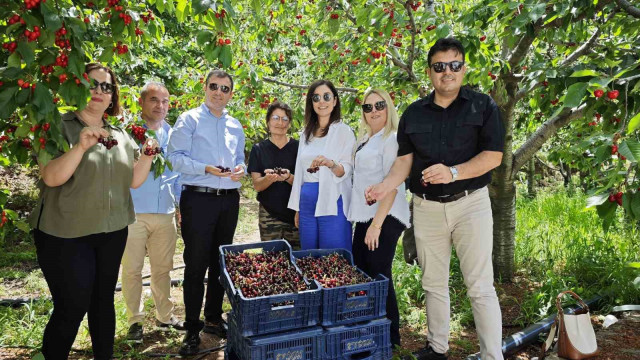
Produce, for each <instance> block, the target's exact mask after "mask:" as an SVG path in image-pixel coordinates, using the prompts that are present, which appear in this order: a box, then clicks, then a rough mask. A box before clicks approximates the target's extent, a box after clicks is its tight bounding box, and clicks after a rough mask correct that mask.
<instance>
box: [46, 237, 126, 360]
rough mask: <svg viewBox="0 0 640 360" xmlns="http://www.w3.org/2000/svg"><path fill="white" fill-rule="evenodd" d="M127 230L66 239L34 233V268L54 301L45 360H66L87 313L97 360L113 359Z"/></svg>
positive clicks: (47, 327)
mask: <svg viewBox="0 0 640 360" xmlns="http://www.w3.org/2000/svg"><path fill="white" fill-rule="evenodd" d="M127 234H128V228H126V227H125V228H124V229H122V230H118V231H114V232H110V233H101V234H93V235H87V236H82V237H78V238H72V239H64V238H59V237H56V236H52V235H49V234H46V233H44V232H42V231H40V230H35V232H34V238H35V243H36V253H37V255H38V264H40V268H41V269H42V273H43V274H44V277H45V279H46V281H47V284H48V285H49V290H50V291H51V297H52V298H53V313H52V314H51V318H50V319H49V322H48V323H47V326H46V328H45V330H44V339H43V341H42V353H43V355H44V357H45V359H47V360H59V359H67V358H68V356H69V351H71V345H73V341H74V340H75V338H76V335H77V334H78V328H79V327H80V323H81V322H82V319H83V318H84V315H85V314H86V313H88V318H89V334H90V335H91V343H92V345H93V357H94V358H95V359H96V360H103V359H111V357H112V356H113V341H114V337H115V333H116V313H115V309H114V302H113V294H114V291H115V288H116V283H117V281H118V270H119V268H120V260H121V259H122V254H123V253H124V248H125V245H126V243H127Z"/></svg>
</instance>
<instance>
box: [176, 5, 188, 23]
mask: <svg viewBox="0 0 640 360" xmlns="http://www.w3.org/2000/svg"><path fill="white" fill-rule="evenodd" d="M186 9H187V0H178V3H177V4H176V19H178V21H179V22H184V19H185V18H186Z"/></svg>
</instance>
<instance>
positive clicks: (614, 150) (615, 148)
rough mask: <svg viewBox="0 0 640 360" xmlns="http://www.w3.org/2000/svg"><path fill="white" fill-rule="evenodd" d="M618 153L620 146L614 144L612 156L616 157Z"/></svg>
mask: <svg viewBox="0 0 640 360" xmlns="http://www.w3.org/2000/svg"><path fill="white" fill-rule="evenodd" d="M617 152H618V145H616V144H613V145H612V146H611V155H615V154H616V153H617Z"/></svg>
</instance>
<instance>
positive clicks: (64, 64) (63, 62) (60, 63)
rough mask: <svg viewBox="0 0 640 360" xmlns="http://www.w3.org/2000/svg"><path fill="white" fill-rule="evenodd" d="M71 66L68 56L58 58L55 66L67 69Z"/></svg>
mask: <svg viewBox="0 0 640 360" xmlns="http://www.w3.org/2000/svg"><path fill="white" fill-rule="evenodd" d="M67 65H69V57H68V56H67V55H66V54H60V55H59V56H58V57H56V62H55V66H60V67H63V68H64V67H67Z"/></svg>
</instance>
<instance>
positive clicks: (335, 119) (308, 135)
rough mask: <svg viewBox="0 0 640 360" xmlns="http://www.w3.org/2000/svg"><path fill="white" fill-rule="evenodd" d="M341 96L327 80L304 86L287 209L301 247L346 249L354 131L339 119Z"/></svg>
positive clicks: (348, 246) (347, 247) (347, 243)
mask: <svg viewBox="0 0 640 360" xmlns="http://www.w3.org/2000/svg"><path fill="white" fill-rule="evenodd" d="M340 117H341V115H340V98H338V92H337V90H336V88H335V86H333V84H332V83H331V82H330V81H328V80H317V81H315V82H314V83H313V84H311V85H310V86H309V90H308V91H307V100H306V108H305V114H304V118H305V126H304V131H303V133H302V134H301V135H300V144H299V147H298V156H297V158H296V168H295V174H296V177H295V178H294V180H293V185H292V189H291V196H290V197H289V204H288V206H289V208H290V209H293V210H295V211H296V215H295V219H294V220H295V225H296V226H297V227H298V228H299V229H300V246H301V248H302V249H303V250H306V249H335V248H343V249H347V250H351V223H350V222H349V221H348V220H347V214H349V205H350V200H351V181H350V179H351V170H352V168H353V162H352V161H353V160H352V157H351V153H352V151H353V146H354V145H355V140H356V139H355V136H354V135H353V131H352V130H351V128H350V127H349V126H348V125H346V124H344V123H343V122H342V121H341V120H340Z"/></svg>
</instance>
